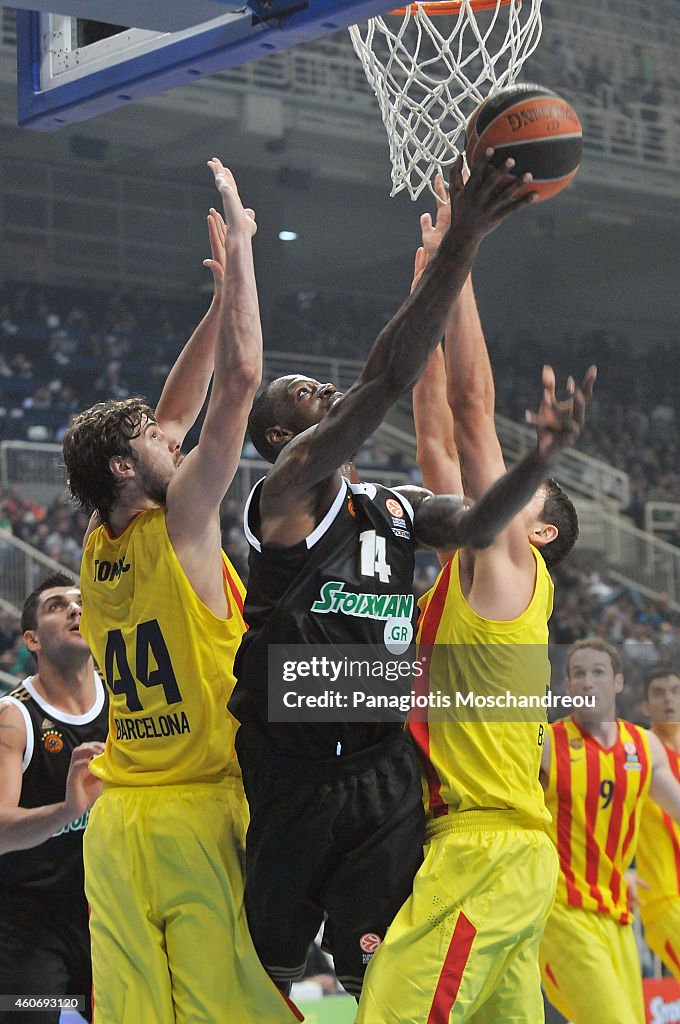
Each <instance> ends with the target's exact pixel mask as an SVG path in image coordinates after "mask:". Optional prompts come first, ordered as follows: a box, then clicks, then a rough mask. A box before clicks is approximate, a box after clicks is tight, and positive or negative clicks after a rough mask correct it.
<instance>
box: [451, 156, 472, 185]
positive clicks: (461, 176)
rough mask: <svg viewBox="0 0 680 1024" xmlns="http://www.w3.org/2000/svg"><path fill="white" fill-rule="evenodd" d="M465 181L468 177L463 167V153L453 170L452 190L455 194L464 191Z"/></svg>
mask: <svg viewBox="0 0 680 1024" xmlns="http://www.w3.org/2000/svg"><path fill="white" fill-rule="evenodd" d="M468 177H469V175H468ZM465 181H466V178H465V173H464V167H463V157H462V154H461V156H460V157H459V158H458V160H456V163H455V165H454V167H453V169H452V171H451V191H452V193H453V194H454V195H456V193H458V192H460V191H462V189H464V188H465Z"/></svg>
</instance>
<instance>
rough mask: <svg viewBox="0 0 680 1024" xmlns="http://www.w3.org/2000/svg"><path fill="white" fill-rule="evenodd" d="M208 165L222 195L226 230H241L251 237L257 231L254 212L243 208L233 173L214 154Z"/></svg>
mask: <svg viewBox="0 0 680 1024" xmlns="http://www.w3.org/2000/svg"><path fill="white" fill-rule="evenodd" d="M208 167H209V168H210V170H211V171H212V172H213V174H214V175H215V185H216V186H217V190H218V192H219V193H220V195H221V196H222V204H223V206H224V223H225V226H226V229H227V231H231V232H234V233H237V232H243V233H245V234H248V235H249V236H250V237H251V238H252V236H253V235H254V234H255V232H256V231H257V224H256V223H255V213H254V212H253V210H250V209H244V208H243V204H242V203H241V200H240V198H239V194H238V188H237V187H236V180H235V178H234V175H233V174H232V173H231V171H230V170H229V168H228V167H225V166H224V164H223V163H222V161H221V160H219V159H218V158H217V157H216V156H214V157H212V159H211V160H208Z"/></svg>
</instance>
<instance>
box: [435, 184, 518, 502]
mask: <svg viewBox="0 0 680 1024" xmlns="http://www.w3.org/2000/svg"><path fill="white" fill-rule="evenodd" d="M464 187H465V186H464V181H463V174H462V169H461V168H460V167H459V166H456V168H454V172H453V174H452V177H451V191H452V193H453V195H454V196H455V195H456V194H457V193H458V192H460V191H461V190H462V189H463V188H464ZM435 193H436V196H437V216H436V220H435V222H434V223H433V222H432V217H431V216H430V214H429V213H425V214H423V216H422V217H421V218H420V227H421V232H422V239H423V248H424V249H425V252H426V253H427V255H428V256H429V257H432V256H433V255H434V253H435V252H436V251H437V249H438V247H439V244H440V242H441V239H442V237H443V234H444V232H445V231H446V230H448V228H449V225H450V223H451V204H450V202H449V201H448V197H447V195H446V190H445V188H444V182H443V181H442V179H441V177H440V176H439V175H438V176H437V178H436V179H435ZM445 345H446V398H447V404H448V406H449V410H450V415H451V416H452V417H453V423H452V429H453V434H454V437H455V445H456V451H457V452H458V458H459V460H460V464H461V472H462V476H463V485H464V488H465V493H466V494H467V495H469V496H470V497H471V498H473V499H474V500H476V499H477V498H479V497H481V495H482V494H483V493H484V492H485V491H486V490H487V488H488V487H490V486H491V484H492V483H494V481H495V480H497V479H498V478H499V477H500V476H502V475H503V473H504V472H505V462H504V461H503V453H502V451H501V446H500V443H499V441H498V437H497V435H496V428H495V424H494V405H495V390H494V382H493V374H492V372H491V363H490V362H489V354H488V352H487V348H486V342H485V340H484V332H483V331H482V324H481V321H480V319H479V313H478V310H477V302H476V300H475V294H474V289H473V286H472V278H471V277H468V279H467V280H466V282H465V284H464V286H463V288H462V289H461V292H460V295H459V297H458V299H457V301H456V302H455V303H454V304H453V306H452V308H451V312H450V315H449V318H448V320H447V323H446V332H445ZM435 490H436V488H435Z"/></svg>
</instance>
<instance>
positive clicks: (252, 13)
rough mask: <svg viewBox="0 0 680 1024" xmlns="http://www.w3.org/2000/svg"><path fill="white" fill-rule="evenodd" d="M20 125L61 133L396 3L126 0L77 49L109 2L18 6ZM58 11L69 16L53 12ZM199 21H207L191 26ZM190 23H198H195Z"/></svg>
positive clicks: (36, 0) (63, 0)
mask: <svg viewBox="0 0 680 1024" xmlns="http://www.w3.org/2000/svg"><path fill="white" fill-rule="evenodd" d="M28 4H30V6H31V7H32V8H35V7H39V8H40V10H37V11H36V10H17V75H18V120H19V124H20V125H22V126H24V127H27V128H34V129H37V130H39V131H55V130H57V129H58V128H61V127H62V126H63V125H65V124H72V123H74V122H77V121H85V120H87V119H88V118H91V117H95V116H96V115H97V114H101V113H104V112H105V111H108V110H113V109H115V108H116V107H119V106H123V105H125V104H127V103H130V102H131V101H134V100H138V99H142V98H144V97H147V96H153V95H155V94H156V93H159V92H164V91H166V90H168V89H172V88H174V87H175V86H179V85H186V84H187V83H188V82H190V81H192V79H195V78H198V77H201V76H207V75H212V74H215V73H216V72H218V71H222V70H224V69H225V68H228V67H232V66H234V65H237V64H244V63H246V62H247V61H251V60H255V59H257V58H259V57H264V56H266V55H267V54H268V53H272V52H275V51H278V50H283V49H286V48H287V47H290V46H294V45H296V44H298V43H301V42H305V41H307V40H311V39H317V38H319V37H320V36H322V35H325V34H327V33H330V32H335V31H338V30H339V29H343V28H347V27H348V26H349V25H352V24H356V23H357V22H363V21H366V20H367V19H368V18H371V17H373V16H375V15H377V14H382V13H385V12H386V11H388V10H390V8H391V7H392V6H393V5H394V0H391V2H390V0H306V2H305V0H251V2H249V3H247V4H246V5H240V6H239V7H238V8H236V5H235V4H234V3H229V2H223V0H197V2H196V3H192V4H186V2H185V0H162V2H161V0H119V2H117V3H116V4H115V19H116V22H118V23H121V22H122V23H123V24H125V23H131V27H130V28H124V29H120V28H119V29H118V30H115V31H113V32H112V34H111V35H108V36H106V37H105V38H101V39H98V40H97V41H96V42H91V43H88V44H87V45H81V44H80V42H79V39H80V36H81V34H82V33H81V28H82V25H83V23H84V21H85V20H86V19H87V20H89V21H99V22H110V21H111V18H112V14H111V8H112V5H111V4H110V3H107V2H104V0H19V4H18V6H19V7H25V6H27V5H28ZM57 4H58V5H59V7H60V8H61V9H62V11H63V10H68V11H69V12H70V13H66V14H64V13H58V14H57V13H52V12H51V11H50V10H49V8H51V7H53V6H56V5H57ZM187 10H190V11H191V12H192V15H193V18H194V19H198V18H205V17H206V14H208V15H209V14H211V13H213V12H214V17H212V18H209V20H207V21H205V20H202V21H199V20H196V23H193V21H192V23H191V24H188V25H187V24H186V22H187ZM85 12H87V13H85ZM189 20H192V19H189Z"/></svg>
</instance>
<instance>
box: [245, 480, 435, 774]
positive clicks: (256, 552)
mask: <svg viewBox="0 0 680 1024" xmlns="http://www.w3.org/2000/svg"><path fill="white" fill-rule="evenodd" d="M262 483H263V481H262V480H261V481H260V482H259V483H258V484H256V486H255V487H254V488H253V491H252V492H251V495H250V497H249V498H248V502H247V504H246V508H245V514H244V522H245V531H246V536H247V538H248V542H249V544H250V549H251V550H250V556H249V567H250V575H249V579H248V589H247V593H246V600H245V606H244V610H243V614H244V618H245V620H246V622H247V623H248V632H247V633H246V634H245V635H244V637H243V640H242V642H241V646H240V648H239V651H238V654H237V656H236V661H235V674H236V680H237V681H236V686H235V688H234V692H233V695H232V697H231V700H230V702H229V710H230V711H231V712H232V713H233V714H234V716H235V717H236V718H237V719H238V720H239V721H240V722H241V723H242V725H252V726H254V727H256V728H258V729H259V730H260V731H261V732H262V733H263V734H264V736H265V738H266V740H267V742H268V743H269V744H270V745H271V746H272V747H274V749H276V750H278V751H280V752H282V753H286V754H288V755H290V756H296V757H305V758H315V759H318V758H325V757H333V756H335V755H337V754H338V753H340V752H341V753H342V754H350V753H355V752H357V751H358V750H364V749H367V748H368V747H370V746H373V745H375V744H377V743H379V742H380V741H381V740H382V739H384V737H385V735H386V734H387V733H388V732H389V731H392V730H394V729H399V728H401V723H400V722H399V721H392V722H371V723H365V722H363V723H358V722H354V723H348V722H343V721H339V722H333V723H328V722H324V723H321V722H270V721H268V689H267V687H268V676H267V672H268V647H269V645H270V644H287V645H288V644H305V645H309V644H312V645H317V644H323V645H332V646H335V645H345V644H351V645H359V644H360V645H369V646H370V648H371V649H376V650H380V651H381V652H385V651H386V638H387V630H388V629H393V628H394V625H395V623H397V624H398V623H402V624H403V627H404V629H405V630H406V632H407V633H408V634H409V636H411V635H412V633H413V629H414V626H415V622H416V617H417V611H418V609H417V604H416V600H415V597H414V595H413V593H412V589H411V588H412V584H413V572H414V565H415V541H414V537H413V510H412V508H411V506H410V505H409V503H408V501H407V499H406V498H405V497H404V496H403V495H401V494H399V493H398V492H394V491H391V490H389V489H388V488H386V487H382V486H380V485H379V484H350V483H349V482H348V481H346V480H345V479H343V480H342V482H341V485H340V487H339V489H338V492H337V495H336V497H335V500H334V501H333V503H332V505H331V507H330V509H329V511H328V513H327V514H326V515H325V516H324V518H323V520H322V521H321V522H320V523H319V525H318V526H317V527H316V528H315V529H314V530H313V531H312V533H311V534H310V535H309V536H308V537H306V538H305V540H303V541H301V542H300V543H299V544H296V545H294V546H293V547H290V548H284V549H282V548H276V547H266V546H265V545H263V544H261V542H260V540H259V534H260V516H259V497H260V490H261V486H262ZM366 649H368V648H366ZM339 717H340V718H341V716H339Z"/></svg>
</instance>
